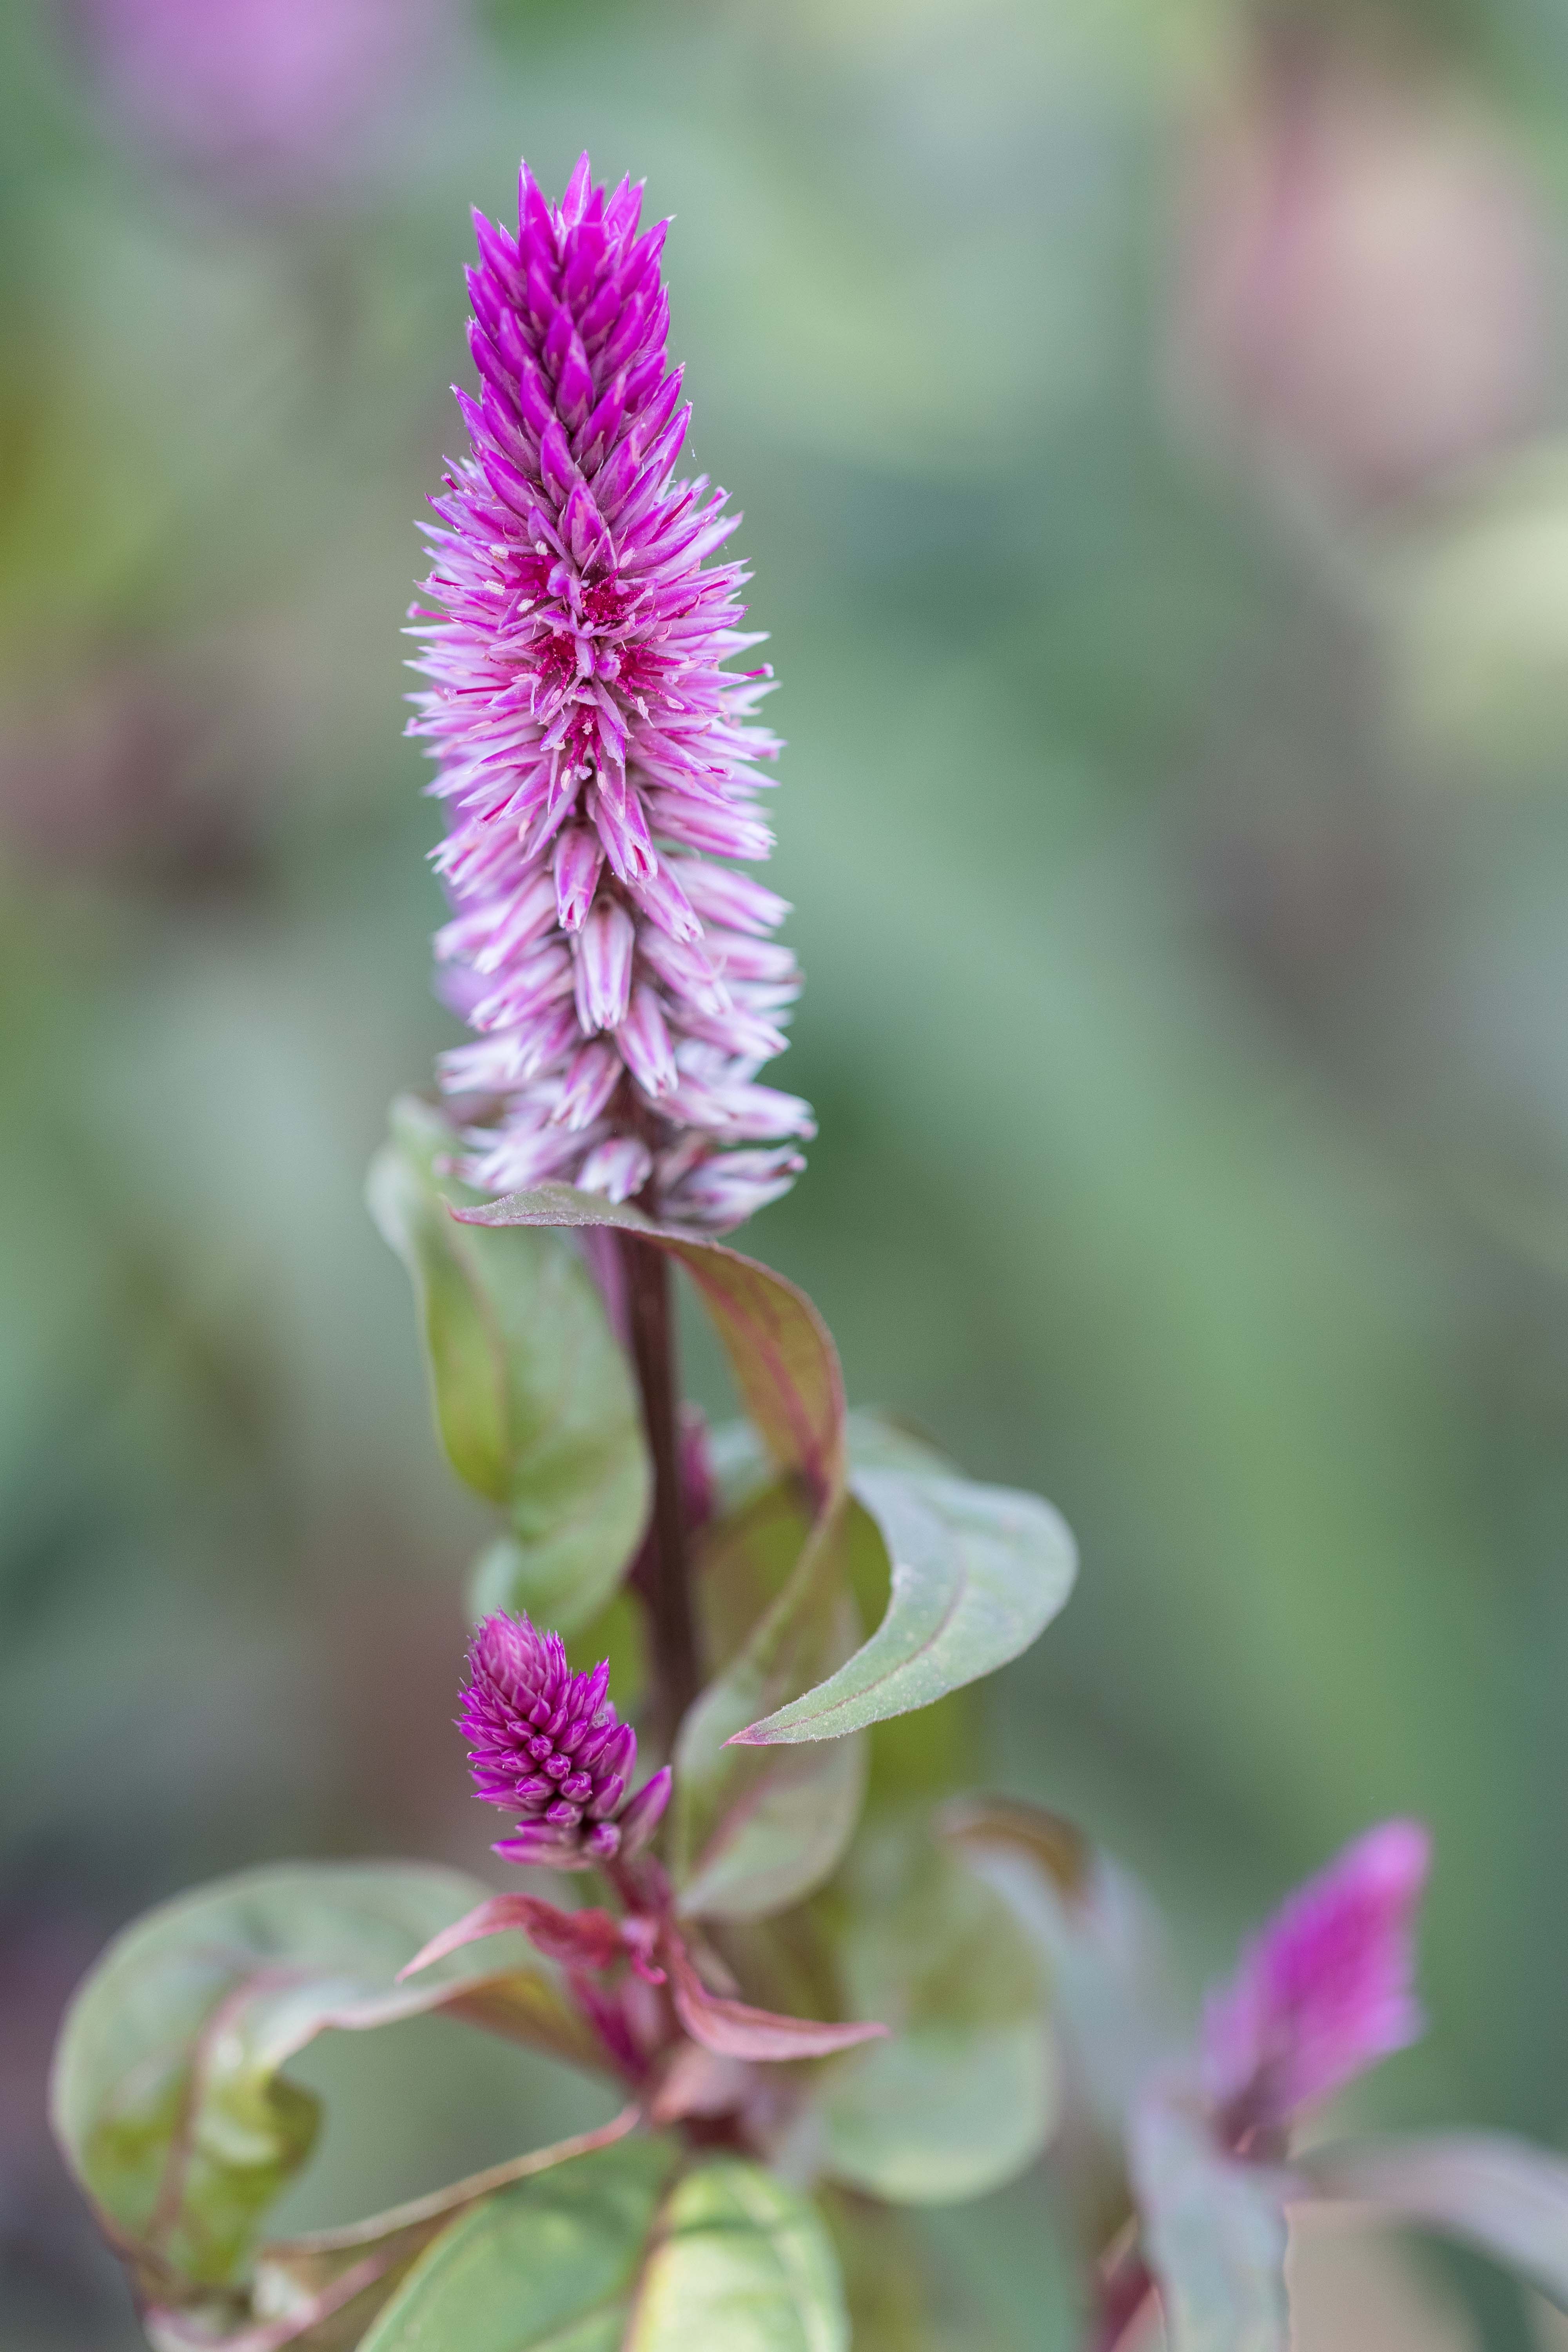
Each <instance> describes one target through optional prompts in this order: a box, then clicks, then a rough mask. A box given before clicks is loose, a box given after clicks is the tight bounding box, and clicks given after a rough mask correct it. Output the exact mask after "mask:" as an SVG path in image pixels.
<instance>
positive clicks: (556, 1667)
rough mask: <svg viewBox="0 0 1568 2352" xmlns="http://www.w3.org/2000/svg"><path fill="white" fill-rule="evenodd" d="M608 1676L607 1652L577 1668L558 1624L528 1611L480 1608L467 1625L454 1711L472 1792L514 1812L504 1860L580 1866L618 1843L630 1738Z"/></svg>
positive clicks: (503, 1843) (501, 1847)
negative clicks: (469, 1632) (470, 1629)
mask: <svg viewBox="0 0 1568 2352" xmlns="http://www.w3.org/2000/svg"><path fill="white" fill-rule="evenodd" d="M609 1683H610V1667H609V1661H608V1659H605V1660H602V1661H601V1663H600V1664H598V1665H596V1666H595V1668H594V1669H593V1672H592V1673H591V1674H589V1673H584V1674H575V1675H574V1673H573V1672H572V1670H571V1668H570V1666H569V1665H568V1664H567V1663H566V1650H565V1645H564V1643H563V1641H562V1639H561V1636H560V1634H559V1633H540V1632H539V1631H538V1630H537V1628H536V1627H535V1626H533V1625H531V1623H530V1622H529V1621H528V1619H527V1618H526V1617H509V1616H507V1615H505V1614H504V1613H501V1614H498V1615H496V1616H494V1617H487V1618H486V1619H485V1621H484V1622H483V1624H482V1625H481V1626H480V1627H479V1631H478V1633H476V1634H475V1635H474V1638H473V1641H472V1642H471V1643H470V1644H469V1647H468V1680H467V1682H466V1683H465V1685H464V1686H463V1694H462V1713H461V1715H460V1716H459V1717H458V1726H459V1727H460V1729H461V1730H462V1731H463V1733H464V1734H465V1736H466V1737H467V1738H468V1742H469V1748H468V1766H469V1769H470V1770H471V1771H472V1773H473V1776H474V1792H475V1794H476V1795H477V1796H478V1797H479V1798H480V1799H482V1801H484V1802H485V1803H486V1804H488V1805H500V1807H501V1808H502V1809H503V1811H507V1812H510V1813H514V1814H516V1815H517V1816H518V1821H517V1826H516V1829H515V1830H514V1832H512V1834H511V1836H510V1837H508V1838H503V1839H501V1840H500V1843H498V1844H497V1846H496V1848H495V1851H496V1852H497V1853H500V1854H504V1855H505V1856H506V1858H507V1860H508V1861H510V1862H536V1863H537V1862H542V1863H549V1864H554V1865H555V1866H557V1867H560V1868H563V1869H579V1868H583V1867H584V1866H585V1865H586V1864H589V1863H592V1862H598V1861H607V1860H608V1859H609V1857H610V1856H611V1855H612V1854H614V1853H616V1851H617V1850H618V1848H619V1846H620V1843H621V1839H622V1821H621V1819H618V1818H617V1816H621V1815H622V1814H623V1799H624V1798H625V1795H626V1786H627V1783H628V1782H629V1780H630V1779H631V1775H632V1769H633V1766H634V1765H635V1763H636V1761H637V1734H636V1732H635V1731H634V1730H633V1729H632V1727H631V1726H630V1725H629V1724H625V1723H622V1722H621V1720H620V1718H619V1717H617V1715H616V1710H615V1707H614V1706H613V1705H612V1704H611V1701H610V1699H609V1697H608V1696H607V1694H608V1691H609ZM637 1802H638V1801H637V1800H634V1805H636V1804H637ZM630 1810H631V1809H629V1808H628V1809H626V1811H630ZM645 1810H646V1809H645ZM660 1810H662V1806H661V1807H660ZM655 1819H656V1820H657V1814H656V1816H655ZM637 1827H638V1828H639V1829H642V1816H641V1815H639V1816H638V1818H637ZM651 1827H652V1824H651V1823H649V1824H647V1830H644V1831H643V1835H644V1837H646V1835H647V1833H648V1832H650V1831H651Z"/></svg>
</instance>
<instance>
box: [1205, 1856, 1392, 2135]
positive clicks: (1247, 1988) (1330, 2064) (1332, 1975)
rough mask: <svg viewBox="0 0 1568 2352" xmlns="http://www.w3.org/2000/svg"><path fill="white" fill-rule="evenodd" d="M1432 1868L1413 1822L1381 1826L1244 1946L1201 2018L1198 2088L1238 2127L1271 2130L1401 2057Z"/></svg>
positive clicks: (1290, 1898) (1287, 1902)
mask: <svg viewBox="0 0 1568 2352" xmlns="http://www.w3.org/2000/svg"><path fill="white" fill-rule="evenodd" d="M1430 1865H1431V1838H1430V1836H1429V1835H1428V1833H1427V1832H1426V1830H1425V1829H1423V1828H1422V1826H1421V1825H1420V1823H1419V1822H1406V1821H1394V1822H1384V1823H1383V1824H1382V1826H1381V1827H1380V1828H1378V1829H1374V1830H1369V1831H1368V1832H1367V1833H1366V1835H1365V1836H1364V1837H1361V1838H1358V1839H1356V1841H1355V1842H1354V1843H1353V1844H1352V1845H1349V1846H1347V1847H1346V1848H1345V1850H1344V1852H1343V1853H1342V1854H1340V1855H1338V1856H1337V1857H1336V1859H1335V1860H1334V1861H1333V1862H1331V1863H1330V1864H1329V1866H1328V1868H1327V1869H1326V1870H1324V1871H1322V1872H1321V1873H1320V1874H1319V1875H1318V1876H1317V1877H1316V1878H1311V1879H1309V1880H1308V1882H1307V1884H1306V1885H1305V1886H1301V1887H1299V1888H1298V1889H1297V1891H1296V1892H1295V1894H1293V1895H1289V1896H1288V1897H1287V1898H1286V1900H1285V1902H1284V1903H1282V1904H1281V1906H1280V1907H1279V1910H1278V1911H1277V1912H1276V1913H1275V1915H1274V1916H1273V1918H1272V1919H1271V1920H1269V1922H1268V1925H1267V1927H1264V1928H1263V1929H1262V1931H1261V1933H1260V1934H1259V1935H1258V1936H1257V1937H1255V1938H1254V1940H1253V1941H1252V1942H1251V1943H1250V1944H1248V1945H1247V1948H1246V1949H1245V1950H1244V1951H1243V1953H1242V1956H1241V1962H1240V1965H1239V1967H1238V1968H1237V1972H1236V1974H1235V1976H1234V1977H1233V1978H1232V1979H1231V1980H1230V1982H1229V1984H1228V1985H1226V1986H1225V1987H1223V1988H1222V1989H1221V1990H1218V1991H1215V1992H1214V1993H1211V1994H1210V1996H1209V1999H1208V2002H1207V2004H1206V2006H1205V2014H1204V2050H1203V2060H1204V2086H1205V2091H1206V2093H1207V2095H1208V2097H1209V2099H1210V2101H1211V2103H1212V2105H1213V2106H1214V2108H1215V2112H1216V2113H1217V2114H1219V2115H1220V2116H1223V2117H1224V2118H1226V2121H1227V2122H1228V2123H1229V2124H1230V2126H1232V2127H1233V2128H1234V2129H1236V2130H1237V2131H1242V2132H1245V2131H1247V2130H1251V2129H1255V2128H1263V2129H1269V2128H1274V2127H1278V2126H1281V2125H1283V2124H1285V2123H1287V2122H1288V2121H1289V2118H1290V2117H1291V2116H1293V2115H1295V2114H1296V2112H1297V2111H1298V2110H1299V2109H1300V2108H1301V2107H1304V2106H1307V2105H1311V2104H1312V2103H1313V2102H1315V2101H1317V2100H1319V2099H1321V2098H1325V2097H1327V2095H1329V2094H1330V2093H1331V2091H1337V2090H1339V2089H1340V2088H1341V2086H1342V2084H1345V2083H1348V2082H1349V2081H1350V2080H1351V2079H1352V2076H1353V2075H1356V2074H1361V2073H1362V2072H1363V2070H1364V2069H1365V2068H1366V2067H1368V2066H1371V2065H1374V2064H1375V2063H1376V2062H1377V2060H1378V2059H1380V2058H1385V2057H1387V2056H1388V2055H1389V2054H1390V2053H1391V2052H1393V2051H1395V2050H1402V2049H1404V2047H1405V2044H1406V2043H1407V2042H1414V2041H1415V2039H1416V2038H1417V2036H1418V2035H1419V2034H1420V2032H1421V2031H1422V2027H1423V2024H1424V2020H1423V2018H1422V2014H1421V2010H1420V2007H1419V2004H1418V2003H1417V2001H1416V2000H1415V1993H1414V1990H1413V1987H1412V1979H1413V1977H1414V1974H1415V1954H1414V1949H1413V1943H1414V1930H1415V1913H1416V1909H1417V1907H1418V1906H1419V1904H1420V1900H1421V1896H1422V1893H1423V1891H1424V1889H1425V1887H1426V1875H1427V1872H1428V1869H1429V1868H1430Z"/></svg>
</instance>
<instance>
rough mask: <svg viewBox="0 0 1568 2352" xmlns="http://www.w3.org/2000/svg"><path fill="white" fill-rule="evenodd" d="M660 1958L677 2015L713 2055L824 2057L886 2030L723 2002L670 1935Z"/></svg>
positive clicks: (772, 2058) (765, 2058)
mask: <svg viewBox="0 0 1568 2352" xmlns="http://www.w3.org/2000/svg"><path fill="white" fill-rule="evenodd" d="M663 1957H664V1958H665V1960H666V1961H667V1962H668V1968H669V1982H670V1990H671V1991H672V1992H673V1994H674V1996H675V2009H676V2014H677V2016H678V2017H679V2020H680V2021H681V2023H682V2025H684V2026H685V2028H686V2031H687V2032H688V2033H689V2034H690V2036H691V2038H692V2040H693V2041H694V2042H700V2043H701V2044H702V2047H703V2048H704V2049H705V2050H711V2051H712V2052H713V2053H715V2055H716V2056H718V2057H721V2058H749V2059H753V2060H763V2061H772V2062H773V2063H787V2062H788V2061H789V2060H790V2059H792V2058H828V2057H831V2056H832V2055H833V2053H834V2052H835V2051H837V2050H852V2049H854V2048H855V2047H856V2045H857V2044H858V2042H878V2041H880V2040H882V2039H883V2038H884V2037H885V2035H886V2033H887V2031H888V2029H887V2027H886V2026H885V2025H877V2024H871V2023H855V2024H850V2025H824V2024H821V2023H819V2022H818V2021H816V2020H815V2019H813V2018H808V2017H775V2016H774V2014H773V2011H771V2010H767V2009H752V2008H749V2007H748V2006H747V2004H746V2002H744V2001H743V2000H726V1999H725V1998H724V1997H723V1995H722V1994H721V1993H716V1992H710V1991H709V1990H708V1987H707V1986H706V1985H705V1984H704V1983H703V1981H702V1979H701V1978H700V1976H699V1975H698V1973H697V1970H696V1969H695V1968H694V1966H693V1965H692V1961H691V1957H690V1955H689V1952H688V1951H687V1950H686V1948H685V1947H684V1945H682V1944H681V1943H680V1942H679V1938H677V1937H675V1936H673V1935H670V1936H668V1937H666V1939H665V1943H664V1946H663Z"/></svg>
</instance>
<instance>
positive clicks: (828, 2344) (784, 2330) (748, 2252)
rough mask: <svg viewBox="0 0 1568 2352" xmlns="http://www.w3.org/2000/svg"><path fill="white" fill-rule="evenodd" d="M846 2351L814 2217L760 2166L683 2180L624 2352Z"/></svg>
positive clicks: (721, 2167)
mask: <svg viewBox="0 0 1568 2352" xmlns="http://www.w3.org/2000/svg"><path fill="white" fill-rule="evenodd" d="M616 2340H617V2343H618V2342H619V2339H616ZM848 2347H849V2325H848V2321H847V2317H846V2315H845V2308H844V2291H843V2287H842V2284H841V2283H840V2280H839V2274H838V2263H837V2256H836V2255H835V2253H834V2251H833V2242H832V2240H831V2238H830V2237H829V2236H828V2233H827V2230H826V2226H825V2224H824V2222H823V2220H822V2217H821V2215H820V2214H819V2213H818V2212H817V2211H816V2208H815V2207H814V2206H812V2205H811V2204H810V2203H808V2201H807V2200H805V2198H804V2197H802V2196H801V2195H800V2193H799V2192H798V2191H797V2190H795V2189H790V2188H788V2187H786V2186H785V2184H784V2182H783V2181H782V2180H780V2179H777V2178H776V2177H775V2176H774V2175H773V2173H771V2172H765V2171H764V2170H763V2168H762V2166H761V2165H757V2164H744V2163H742V2162H740V2161H738V2160H737V2159H735V2158H723V2159H721V2160H720V2161H719V2162H716V2163H711V2164H703V2165H700V2166H698V2168H696V2170H695V2171H692V2172H689V2173H688V2174H687V2175H686V2177H685V2179H683V2180H681V2181H679V2183H678V2184H677V2186H676V2188H675V2189H674V2191H673V2193H672V2194H671V2196H670V2198H669V2200H668V2203H667V2205H666V2206H665V2209H664V2211H663V2213H662V2214H661V2215H660V2217H659V2230H658V2242H657V2244H656V2245H655V2248H654V2251H653V2253H652V2255H651V2256H650V2258H649V2261H648V2264H647V2274H646V2276H645V2278H644V2281H643V2285H642V2291H641V2294H639V2296H638V2298H637V2311H636V2316H635V2318H634V2320H633V2323H632V2326H631V2328H630V2330H629V2332H628V2333H627V2335H626V2339H625V2352H848ZM465 2352H489V2347H485V2346H483V2345H477V2346H473V2347H465ZM498 2352H499V2347H498Z"/></svg>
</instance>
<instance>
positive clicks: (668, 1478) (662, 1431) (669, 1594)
mask: <svg viewBox="0 0 1568 2352" xmlns="http://www.w3.org/2000/svg"><path fill="white" fill-rule="evenodd" d="M619 1238H620V1245H621V1263H622V1266H623V1268H624V1270H625V1273H626V1318H627V1321H628V1323H629V1325H630V1327H631V1342H632V1361H633V1362H634V1364H635V1365H636V1366H637V1385H638V1387H639V1388H640V1389H641V1391H642V1408H643V1424H644V1427H645V1428H646V1429H647V1443H648V1451H649V1453H650V1454H652V1456H653V1520H652V1524H651V1525H650V1527H649V1528H648V1537H647V1553H646V1556H645V1561H646V1575H645V1578H644V1580H643V1581H642V1587H641V1589H642V1594H643V1599H644V1601H645V1603H646V1605H647V1618H648V1650H649V1657H650V1663H651V1664H652V1668H653V1698H654V1706H653V1715H654V1722H653V1727H652V1728H653V1731H654V1733H655V1736H656V1737H657V1738H658V1740H659V1741H660V1743H661V1744H662V1745H663V1747H664V1748H665V1749H666V1751H667V1752H668V1749H669V1748H670V1747H671V1746H672V1745H673V1744H674V1739H675V1734H676V1731H677V1728H678V1727H679V1723H680V1718H681V1717H682V1716H683V1715H684V1714H685V1713H686V1710H687V1708H688V1707H689V1706H690V1704H691V1702H692V1700H693V1699H694V1698H695V1697H696V1696H697V1694H698V1692H699V1690H700V1688H701V1686H702V1670H701V1663H700V1658H699V1655H698V1646H697V1619H696V1614H695V1612H694V1611H693V1608H692V1603H691V1579H690V1573H689V1563H688V1559H687V1551H686V1507H685V1500H684V1497H683V1496H682V1493H681V1481H680V1436H679V1424H678V1422H677V1418H676V1398H677V1381H676V1370H675V1318H674V1314H673V1311H672V1309H673V1301H672V1299H671V1297H670V1279H669V1261H668V1258H667V1257H666V1255H665V1254H664V1252H663V1251H662V1250H661V1249H656V1248H655V1247H654V1245H653V1244H652V1243H651V1242H645V1241H643V1240H641V1239H640V1238H639V1237H638V1235H637V1234H626V1233H624V1234H621V1235H620V1237H619Z"/></svg>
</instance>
